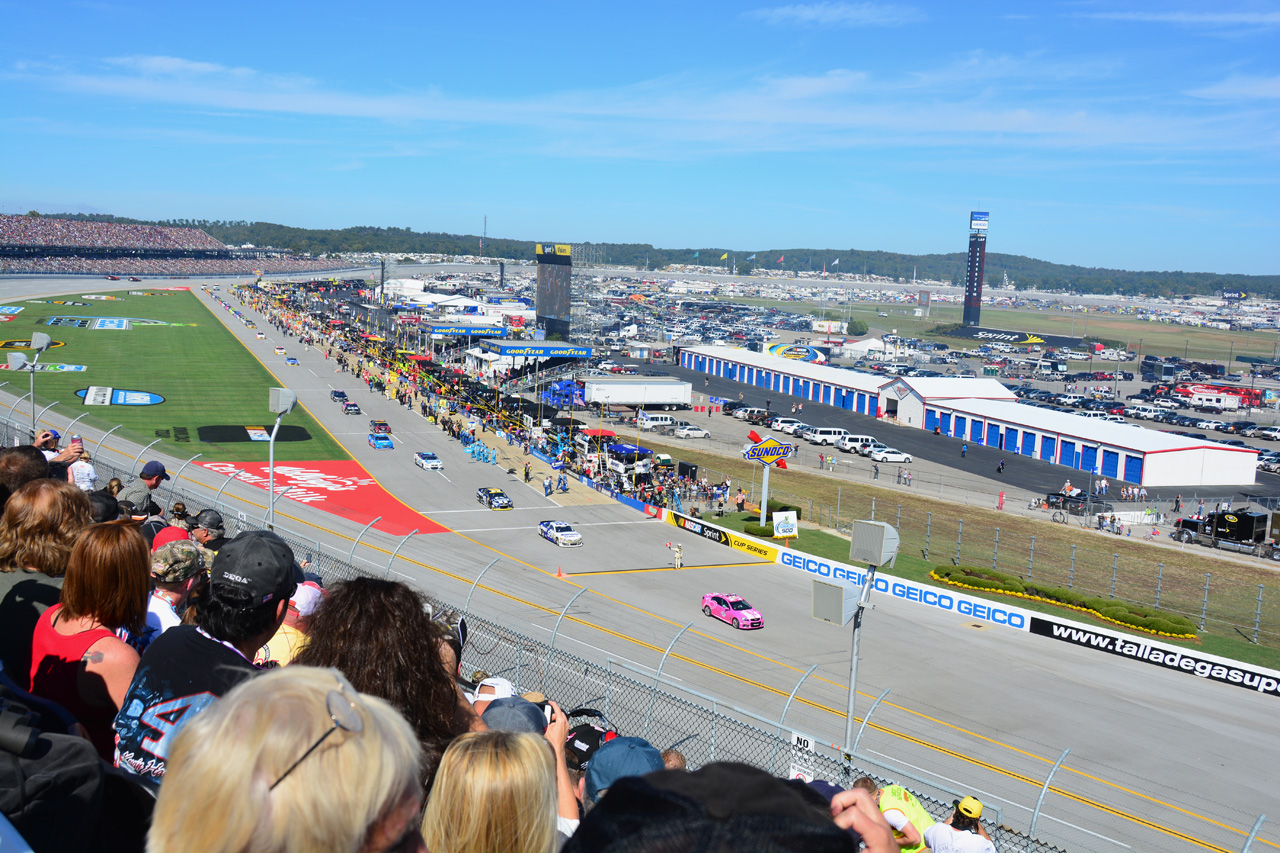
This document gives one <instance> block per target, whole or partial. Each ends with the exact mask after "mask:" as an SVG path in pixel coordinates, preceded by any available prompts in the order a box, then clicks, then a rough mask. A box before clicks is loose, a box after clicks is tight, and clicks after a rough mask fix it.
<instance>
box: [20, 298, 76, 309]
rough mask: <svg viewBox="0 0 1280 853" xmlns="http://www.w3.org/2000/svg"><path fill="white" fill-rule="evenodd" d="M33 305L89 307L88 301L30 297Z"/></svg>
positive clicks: (29, 300)
mask: <svg viewBox="0 0 1280 853" xmlns="http://www.w3.org/2000/svg"><path fill="white" fill-rule="evenodd" d="M27 302H29V303H31V304H32V305H71V306H73V307H76V308H88V307H89V303H88V302H69V301H68V300H66V299H28V300H27Z"/></svg>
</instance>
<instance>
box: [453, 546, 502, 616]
mask: <svg viewBox="0 0 1280 853" xmlns="http://www.w3.org/2000/svg"><path fill="white" fill-rule="evenodd" d="M500 559H502V558H501V557H494V558H493V559H492V560H490V561H489V565H487V566H485V567H484V568H483V569H481V570H480V574H478V575H476V579H475V581H474V582H473V583H472V584H471V589H469V590H467V601H466V603H465V604H463V605H462V612H463V613H470V612H471V596H472V595H474V594H475V591H476V587H478V586H479V585H480V578H482V577H484V573H485V572H487V571H489V570H490V569H492V568H493V566H494V564H495V563H497V562H498V560H500Z"/></svg>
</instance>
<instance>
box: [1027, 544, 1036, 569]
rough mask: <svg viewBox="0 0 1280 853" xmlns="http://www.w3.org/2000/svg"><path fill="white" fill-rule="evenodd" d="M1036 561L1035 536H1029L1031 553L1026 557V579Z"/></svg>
mask: <svg viewBox="0 0 1280 853" xmlns="http://www.w3.org/2000/svg"><path fill="white" fill-rule="evenodd" d="M1035 562H1036V537H1034V536H1032V537H1031V554H1030V556H1028V557H1027V580H1030V579H1031V573H1032V571H1034V569H1033V567H1034V566H1035Z"/></svg>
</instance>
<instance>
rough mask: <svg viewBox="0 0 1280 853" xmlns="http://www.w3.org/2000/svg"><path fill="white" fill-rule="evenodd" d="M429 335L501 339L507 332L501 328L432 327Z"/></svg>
mask: <svg viewBox="0 0 1280 853" xmlns="http://www.w3.org/2000/svg"><path fill="white" fill-rule="evenodd" d="M431 334H433V335H445V336H448V337H451V338H503V337H506V335H507V330H506V329H504V328H502V327H501V326H432V327H431Z"/></svg>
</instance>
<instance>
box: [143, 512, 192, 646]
mask: <svg viewBox="0 0 1280 853" xmlns="http://www.w3.org/2000/svg"><path fill="white" fill-rule="evenodd" d="M156 541H157V542H159V541H160V537H156ZM203 572H204V561H203V560H201V559H200V551H199V549H198V548H196V543H194V542H192V541H191V540H189V539H185V538H175V539H172V540H171V541H169V542H161V543H160V545H159V546H158V547H157V548H156V549H155V550H154V551H153V552H152V554H151V579H152V581H153V583H154V584H155V587H154V589H152V590H151V599H150V601H149V602H148V603H147V627H146V631H145V632H144V637H145V641H144V646H143V647H144V648H145V647H146V646H149V645H151V643H152V642H153V641H154V640H155V639H156V637H159V636H160V635H161V634H163V633H164V632H165V631H167V630H169V629H170V628H176V627H178V626H179V625H181V624H182V618H181V614H182V611H183V610H185V609H186V604H187V596H189V595H190V594H191V589H192V587H194V586H195V585H196V582H197V580H198V578H199V576H200V575H201V574H202V573H203Z"/></svg>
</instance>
